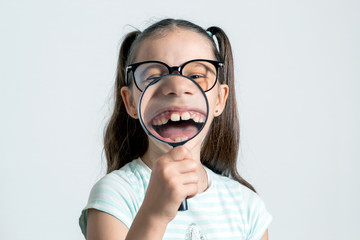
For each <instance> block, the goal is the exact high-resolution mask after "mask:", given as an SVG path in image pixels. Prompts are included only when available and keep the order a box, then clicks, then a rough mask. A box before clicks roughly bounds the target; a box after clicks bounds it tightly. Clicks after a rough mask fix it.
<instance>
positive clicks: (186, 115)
mask: <svg viewBox="0 0 360 240" xmlns="http://www.w3.org/2000/svg"><path fill="white" fill-rule="evenodd" d="M169 119H171V121H173V122H177V121H180V119H181V120H184V121H186V120H189V119H192V120H193V121H194V122H197V123H203V122H205V117H204V116H203V115H202V114H200V113H197V112H182V113H179V112H173V113H171V114H170V113H169V112H167V113H163V114H161V115H159V116H157V117H156V118H154V120H153V122H152V124H153V125H164V124H166V123H167V122H168V121H169Z"/></svg>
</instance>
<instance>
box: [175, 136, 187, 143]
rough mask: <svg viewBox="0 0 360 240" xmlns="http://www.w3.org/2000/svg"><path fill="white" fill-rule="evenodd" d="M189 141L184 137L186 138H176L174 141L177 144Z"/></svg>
mask: <svg viewBox="0 0 360 240" xmlns="http://www.w3.org/2000/svg"><path fill="white" fill-rule="evenodd" d="M186 140H188V137H186V136H184V137H176V138H175V139H174V141H175V142H183V141H186Z"/></svg>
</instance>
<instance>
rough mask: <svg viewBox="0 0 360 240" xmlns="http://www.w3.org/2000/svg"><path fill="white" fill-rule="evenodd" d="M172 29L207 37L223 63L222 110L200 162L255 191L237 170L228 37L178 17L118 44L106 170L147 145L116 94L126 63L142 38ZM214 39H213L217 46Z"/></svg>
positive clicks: (236, 130) (140, 152)
mask: <svg viewBox="0 0 360 240" xmlns="http://www.w3.org/2000/svg"><path fill="white" fill-rule="evenodd" d="M174 28H183V29H187V30H191V31H194V32H197V33H199V34H201V35H202V36H204V37H206V38H208V39H209V41H210V42H211V44H212V46H213V51H214V55H215V57H216V58H217V60H218V61H221V62H223V63H224V68H223V70H222V71H221V73H220V74H219V82H220V84H227V85H228V86H229V96H228V99H227V103H226V106H225V109H224V111H223V113H222V114H221V115H220V116H219V117H217V118H214V120H213V122H212V124H211V127H210V129H209V131H208V133H207V135H206V138H205V140H204V143H203V146H202V149H201V154H200V156H201V162H202V163H203V164H204V165H205V166H207V167H208V168H209V169H211V170H213V171H214V172H216V173H218V174H221V175H224V176H227V177H232V178H233V179H235V180H237V181H238V182H240V183H242V184H243V185H245V186H247V187H248V188H250V189H252V190H253V191H255V189H254V188H253V186H251V184H249V183H248V182H247V181H245V180H244V179H243V178H242V177H241V176H240V174H239V173H238V170H237V155H238V149H239V135H240V130H239V120H238V113H237V105H236V96H235V84H234V65H233V56H232V51H231V45H230V42H229V39H228V38H227V36H226V34H225V32H224V31H223V30H222V29H221V28H219V27H210V28H208V29H207V30H205V29H203V28H201V27H199V26H198V25H195V24H193V23H191V22H189V21H185V20H178V19H164V20H161V21H159V22H157V23H155V24H153V25H151V26H150V27H148V28H147V29H145V30H144V31H143V32H140V31H133V32H130V33H129V34H127V35H126V36H125V38H124V40H123V42H122V44H121V48H120V54H119V59H118V65H117V73H116V82H115V88H114V91H115V93H114V95H115V106H114V111H113V114H112V116H111V118H110V121H109V123H108V125H107V127H106V131H105V135H104V150H105V155H106V158H107V172H108V173H109V172H111V171H113V170H116V169H119V168H121V167H122V166H124V165H125V164H127V163H128V162H130V161H132V160H133V159H135V158H138V157H141V156H142V155H144V153H145V152H146V150H147V148H148V138H147V135H146V134H145V132H144V131H143V129H142V127H141V125H140V123H139V121H138V120H137V119H133V118H132V117H130V116H129V115H128V114H127V112H126V109H125V105H124V102H123V100H122V97H121V94H120V89H121V88H122V87H123V86H125V69H126V66H127V65H128V64H130V63H132V62H131V61H132V59H133V58H134V56H135V55H136V49H137V47H138V46H139V44H140V43H141V42H142V41H143V40H145V39H147V38H149V37H153V36H156V35H159V34H162V33H164V32H165V31H168V30H171V29H174ZM214 38H216V40H217V44H218V49H217V46H216V43H215V41H214ZM130 84H131V83H130Z"/></svg>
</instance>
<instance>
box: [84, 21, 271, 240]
mask: <svg viewBox="0 0 360 240" xmlns="http://www.w3.org/2000/svg"><path fill="white" fill-rule="evenodd" d="M193 60H195V61H193ZM198 60H201V61H202V62H205V63H211V64H210V65H211V66H212V68H213V69H212V71H213V72H215V73H216V74H214V76H215V77H214V78H211V79H212V80H211V81H209V82H207V84H205V85H204V86H202V88H203V90H204V91H205V94H206V96H207V99H208V104H209V111H208V113H209V116H208V121H207V123H206V124H205V127H204V128H203V130H202V131H201V132H200V133H199V134H198V135H197V136H196V137H195V138H193V139H191V140H190V141H189V142H187V143H186V144H185V145H183V146H178V147H174V148H172V147H170V146H168V145H167V144H165V143H162V142H159V141H156V140H154V139H153V138H151V137H149V136H148V135H146V133H145V132H144V130H143V129H142V127H141V125H140V123H139V119H138V118H139V116H138V112H137V107H138V104H139V98H140V95H141V93H142V91H144V87H143V86H142V85H141V76H142V75H141V74H139V71H140V70H139V69H141V65H143V66H144V64H146V63H149V61H150V62H151V63H152V62H154V61H156V64H159V65H161V66H165V67H164V68H163V70H161V71H160V70H159V71H157V72H156V73H154V74H155V75H154V76H155V78H156V77H160V76H162V75H166V74H177V75H178V74H184V72H186V71H185V69H186V68H188V67H187V66H188V65H189V63H190V62H197V61H198ZM145 62H146V63H145ZM134 63H136V64H134ZM173 66H176V67H175V68H174V67H173ZM164 69H165V70H164ZM174 69H175V70H174ZM170 71H173V72H170ZM184 75H185V74H184ZM187 77H192V78H193V79H194V80H197V78H201V77H202V76H199V75H196V76H195V75H191V76H187ZM162 94H163V97H164V99H166V102H167V101H169V102H171V101H177V100H174V99H180V98H182V95H186V94H189V90H188V89H186V87H185V85H183V84H180V83H179V84H177V85H175V86H173V87H172V88H171V89H166V91H165V90H164V91H163V92H162ZM178 120H179V117H178ZM174 121H176V120H174ZM104 142H105V143H104V144H105V153H106V158H107V167H108V168H107V172H108V174H107V175H106V176H105V177H103V178H102V179H101V180H99V181H98V182H97V183H96V184H95V186H94V187H93V189H92V190H91V193H90V197H89V201H88V204H87V205H86V207H85V208H84V210H83V211H82V214H81V217H80V220H79V223H80V227H81V230H82V232H83V234H84V236H85V237H86V238H87V239H89V240H94V239H99V240H100V239H106V240H111V239H136V240H140V239H152V240H154V239H222V240H224V239H239V240H240V239H244V240H245V239H251V240H259V239H261V240H264V239H268V232H267V228H268V226H269V224H270V222H271V216H270V214H269V213H268V212H267V210H266V209H265V206H264V203H263V202H262V200H261V199H260V198H259V196H258V195H257V194H256V193H255V190H254V188H253V187H252V186H251V185H250V184H249V183H248V182H246V181H245V180H244V179H243V178H242V177H241V176H240V175H239V173H238V172H237V167H236V162H237V153H238V144H239V124H238V116H237V106H236V97H235V89H234V69H233V59H232V52H231V46H230V43H229V40H228V38H227V36H226V34H225V33H224V32H223V31H222V30H221V29H220V28H218V27H210V28H208V29H207V30H204V29H203V28H201V27H199V26H197V25H195V24H193V23H191V22H188V21H184V20H174V19H165V20H162V21H159V22H157V23H155V24H153V25H151V26H150V27H148V28H147V29H146V30H144V31H143V32H140V31H134V32H131V33H129V34H128V35H127V36H126V37H125V39H124V40H123V43H122V45H121V49H120V55H119V60H118V69H117V76H116V84H115V107H114V112H113V114H112V116H111V119H110V121H109V123H108V126H107V128H106V133H105V137H104ZM186 198H187V201H188V206H189V209H188V210H187V211H178V209H179V206H180V204H181V202H182V201H183V200H184V199H186Z"/></svg>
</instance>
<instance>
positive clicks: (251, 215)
mask: <svg viewBox="0 0 360 240" xmlns="http://www.w3.org/2000/svg"><path fill="white" fill-rule="evenodd" d="M245 202H246V209H247V219H248V224H249V228H248V230H249V231H248V237H247V240H260V239H261V237H262V236H263V235H264V233H265V231H266V230H267V229H268V227H269V225H270V223H271V221H272V216H271V215H270V213H269V212H268V211H267V209H266V207H265V204H264V202H263V201H262V200H261V198H260V197H259V196H258V195H257V194H256V193H254V192H253V191H251V190H249V191H246V193H245Z"/></svg>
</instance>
